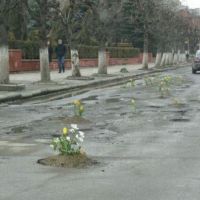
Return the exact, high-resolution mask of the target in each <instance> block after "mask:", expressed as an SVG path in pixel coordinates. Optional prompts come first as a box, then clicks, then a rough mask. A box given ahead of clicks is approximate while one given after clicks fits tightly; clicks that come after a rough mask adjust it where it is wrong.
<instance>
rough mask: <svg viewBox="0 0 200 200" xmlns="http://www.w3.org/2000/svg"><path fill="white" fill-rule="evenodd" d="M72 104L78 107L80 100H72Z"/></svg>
mask: <svg viewBox="0 0 200 200" xmlns="http://www.w3.org/2000/svg"><path fill="white" fill-rule="evenodd" d="M73 104H74V105H76V106H80V105H81V101H80V100H74V101H73Z"/></svg>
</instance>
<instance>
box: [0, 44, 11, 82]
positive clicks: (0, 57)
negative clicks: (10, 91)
mask: <svg viewBox="0 0 200 200" xmlns="http://www.w3.org/2000/svg"><path fill="white" fill-rule="evenodd" d="M2 83H3V84H5V83H9V51H8V46H5V45H3V46H0V84H2Z"/></svg>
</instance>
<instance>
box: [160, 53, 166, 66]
mask: <svg viewBox="0 0 200 200" xmlns="http://www.w3.org/2000/svg"><path fill="white" fill-rule="evenodd" d="M165 63H166V53H163V55H162V60H161V64H160V66H161V67H163V66H165Z"/></svg>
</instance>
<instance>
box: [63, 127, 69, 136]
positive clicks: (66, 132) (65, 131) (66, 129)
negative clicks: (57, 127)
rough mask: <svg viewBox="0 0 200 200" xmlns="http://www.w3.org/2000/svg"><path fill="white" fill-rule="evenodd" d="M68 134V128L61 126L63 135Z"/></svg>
mask: <svg viewBox="0 0 200 200" xmlns="http://www.w3.org/2000/svg"><path fill="white" fill-rule="evenodd" d="M67 134H68V128H66V127H65V128H63V135H64V136H66V135H67Z"/></svg>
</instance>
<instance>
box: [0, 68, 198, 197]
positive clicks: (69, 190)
mask: <svg viewBox="0 0 200 200" xmlns="http://www.w3.org/2000/svg"><path fill="white" fill-rule="evenodd" d="M165 74H170V75H172V76H173V77H174V78H175V77H179V76H181V77H182V79H181V80H182V81H181V82H180V83H179V79H177V83H176V84H175V85H174V86H171V90H170V95H169V96H167V97H165V98H160V94H159V92H158V89H157V87H156V88H151V87H150V88H147V87H145V86H144V81H143V80H138V81H137V82H136V87H135V88H133V87H125V88H124V87H123V86H116V87H112V88H106V89H105V88H104V89H98V90H95V91H90V92H87V93H85V94H82V95H79V96H76V97H71V98H66V99H60V100H56V101H50V102H49V101H45V102H41V101H39V100H37V101H33V102H27V103H22V104H1V105H0V185H1V187H0V199H1V200H36V199H38V200H55V199H57V200H61V199H67V200H68V199H69V200H72V199H73V200H102V199H104V200H133V199H134V200H179V199H180V200H199V199H200V131H199V130H200V125H199V121H200V107H199V105H200V89H199V85H200V74H196V75H192V73H191V68H190V67H188V68H182V69H179V70H176V71H172V72H168V73H165ZM132 98H134V99H135V101H136V111H135V112H133V110H132V107H131V99H132ZM74 99H82V101H83V102H84V104H85V109H86V112H85V115H84V118H85V119H87V120H89V121H90V123H87V124H80V125H79V126H80V128H81V129H82V130H83V131H84V132H85V134H86V140H85V143H84V148H85V149H86V152H87V154H88V156H90V157H91V158H93V159H95V160H97V161H98V162H99V164H98V165H94V166H91V167H88V168H86V169H61V168H53V167H44V166H40V165H38V164H37V163H36V161H37V159H40V158H44V157H46V156H49V155H52V150H51V149H50V147H49V142H50V140H51V138H52V135H55V134H59V132H60V130H61V129H62V128H63V126H65V125H66V123H67V122H66V120H65V119H66V118H67V117H68V116H72V115H73V108H72V105H71V102H72V101H73V100H74Z"/></svg>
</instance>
